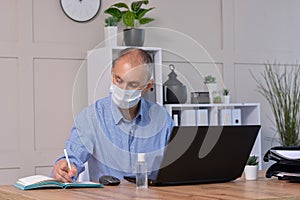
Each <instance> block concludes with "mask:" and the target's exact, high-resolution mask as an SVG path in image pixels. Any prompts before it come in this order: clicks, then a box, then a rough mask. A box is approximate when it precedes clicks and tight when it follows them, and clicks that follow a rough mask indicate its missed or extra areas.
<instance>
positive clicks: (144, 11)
mask: <svg viewBox="0 0 300 200" xmlns="http://www.w3.org/2000/svg"><path fill="white" fill-rule="evenodd" d="M153 9H154V7H152V8H149V9H144V8H141V9H140V10H139V11H138V12H137V13H136V17H135V18H136V19H138V20H140V19H142V17H144V15H145V14H146V13H147V12H149V11H150V10H153ZM152 21H153V20H152Z"/></svg>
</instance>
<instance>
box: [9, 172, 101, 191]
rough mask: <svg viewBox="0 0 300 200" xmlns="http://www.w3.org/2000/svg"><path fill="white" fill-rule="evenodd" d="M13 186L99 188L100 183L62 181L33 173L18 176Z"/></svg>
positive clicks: (24, 187)
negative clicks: (31, 174) (26, 175)
mask: <svg viewBox="0 0 300 200" xmlns="http://www.w3.org/2000/svg"><path fill="white" fill-rule="evenodd" d="M14 186H15V187H17V188H19V189H21V190H31V189H39V188H62V189H66V188H101V187H103V185H102V184H100V183H94V182H75V183H64V182H62V181H58V180H55V179H53V178H51V177H48V176H44V175H33V176H28V177H24V178H20V179H19V180H18V181H17V182H16V183H15V184H14Z"/></svg>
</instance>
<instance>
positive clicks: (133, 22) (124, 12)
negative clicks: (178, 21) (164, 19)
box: [104, 0, 154, 46]
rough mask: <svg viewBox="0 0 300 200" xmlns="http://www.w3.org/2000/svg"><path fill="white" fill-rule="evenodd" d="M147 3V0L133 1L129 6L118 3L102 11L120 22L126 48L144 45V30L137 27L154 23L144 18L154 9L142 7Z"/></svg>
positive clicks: (151, 19)
mask: <svg viewBox="0 0 300 200" xmlns="http://www.w3.org/2000/svg"><path fill="white" fill-rule="evenodd" d="M148 3H149V1H148V0H144V1H134V2H132V3H131V4H130V5H127V4H126V3H123V2H119V3H115V4H113V5H111V6H110V7H109V8H107V9H106V10H104V13H106V14H109V15H111V16H113V17H115V18H116V19H117V22H118V23H119V22H120V21H121V20H122V22H123V24H124V25H125V27H126V28H125V29H124V30H123V33H124V42H125V45H126V46H143V45H144V39H145V30H144V29H140V28H139V27H140V26H141V25H144V24H148V23H150V22H152V21H154V19H153V18H149V17H145V15H146V14H147V13H148V12H149V11H151V10H153V9H154V7H151V8H143V7H142V6H143V5H148Z"/></svg>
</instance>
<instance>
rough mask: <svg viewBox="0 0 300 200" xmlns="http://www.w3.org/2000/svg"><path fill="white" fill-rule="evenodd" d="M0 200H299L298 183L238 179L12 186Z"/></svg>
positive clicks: (3, 191)
mask: <svg viewBox="0 0 300 200" xmlns="http://www.w3.org/2000/svg"><path fill="white" fill-rule="evenodd" d="M0 199H5V200H6V199H14V200H18V199H22V200H37V199H43V200H53V199H55V200H70V199H72V200H74V199H78V200H91V199H173V200H179V199H180V200H182V199H230V200H233V199H238V200H240V199H278V200H279V199H280V200H285V199H292V200H295V199H300V183H290V182H287V181H282V180H277V179H276V178H273V179H266V178H264V177H263V173H261V174H260V178H259V179H258V180H257V181H246V180H245V179H244V178H239V179H237V180H235V181H232V182H227V183H214V184H199V185H186V186H167V187H149V188H148V189H146V190H143V189H142V190H141V189H139V190H137V189H136V188H135V185H134V184H133V183H129V182H126V181H122V182H121V184H120V185H119V186H106V187H104V188H83V189H65V190H64V189H39V190H28V191H22V190H19V189H17V188H15V187H14V186H10V185H2V186H0Z"/></svg>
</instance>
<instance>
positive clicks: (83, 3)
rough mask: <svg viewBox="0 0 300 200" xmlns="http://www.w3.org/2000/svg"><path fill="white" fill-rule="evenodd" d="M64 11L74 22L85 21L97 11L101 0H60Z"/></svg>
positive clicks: (91, 17)
mask: <svg viewBox="0 0 300 200" xmlns="http://www.w3.org/2000/svg"><path fill="white" fill-rule="evenodd" d="M60 5H61V7H62V9H63V11H64V13H65V14H66V15H67V16H68V17H69V18H70V19H72V20H74V21H76V22H87V21H90V20H91V19H93V18H94V17H95V16H96V15H97V14H98V12H99V10H100V7H101V0H60Z"/></svg>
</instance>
